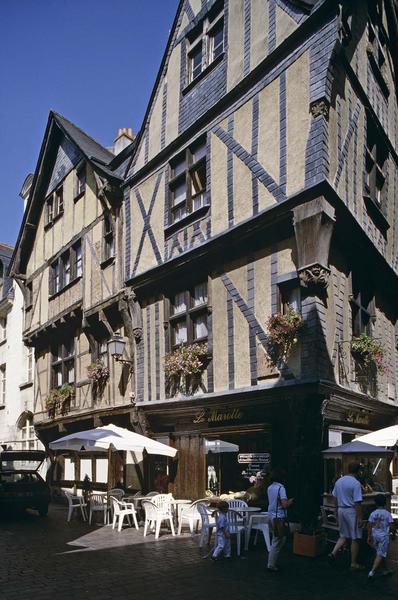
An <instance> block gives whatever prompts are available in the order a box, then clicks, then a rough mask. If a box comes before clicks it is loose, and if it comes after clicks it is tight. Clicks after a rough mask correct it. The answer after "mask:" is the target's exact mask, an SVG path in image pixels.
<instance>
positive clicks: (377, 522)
mask: <svg viewBox="0 0 398 600" xmlns="http://www.w3.org/2000/svg"><path fill="white" fill-rule="evenodd" d="M374 500H375V503H376V510H374V511H373V512H372V513H371V514H370V516H369V519H368V544H369V546H372V548H374V549H375V551H376V556H375V559H374V561H373V565H372V569H371V570H370V571H369V574H368V578H369V581H371V580H372V579H373V578H374V576H375V574H376V571H377V569H379V568H380V566H381V565H382V563H383V562H384V560H385V558H386V556H387V551H388V544H389V542H390V529H391V530H395V525H394V520H393V518H392V515H391V513H390V512H388V510H386V509H385V506H386V497H385V496H383V494H377V496H376V497H375V499H374ZM384 574H385V575H386V574H388V573H387V572H384Z"/></svg>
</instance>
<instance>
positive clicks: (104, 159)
mask: <svg viewBox="0 0 398 600" xmlns="http://www.w3.org/2000/svg"><path fill="white" fill-rule="evenodd" d="M50 114H52V115H53V116H54V119H55V121H56V122H57V123H58V125H59V126H60V127H61V129H63V130H64V132H65V133H66V135H67V136H68V137H70V138H71V139H72V140H73V141H74V142H75V144H76V146H78V147H79V149H80V150H81V151H82V152H83V154H84V155H85V156H87V158H89V159H92V160H97V161H99V162H100V163H103V164H106V165H107V164H108V163H109V162H111V160H112V159H113V158H114V154H112V152H110V151H109V150H107V149H106V148H104V146H101V144H99V143H98V142H97V141H96V140H95V139H94V138H92V137H91V136H90V135H88V134H87V133H85V132H84V131H83V130H82V129H80V127H78V126H77V125H75V124H74V123H72V122H71V121H68V119H66V118H65V117H63V116H62V115H60V114H59V113H56V112H54V111H51V113H50Z"/></svg>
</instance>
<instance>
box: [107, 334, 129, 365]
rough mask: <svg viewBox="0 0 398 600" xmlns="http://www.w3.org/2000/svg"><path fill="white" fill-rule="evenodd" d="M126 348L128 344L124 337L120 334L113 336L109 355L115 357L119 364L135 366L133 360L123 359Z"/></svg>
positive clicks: (110, 341)
mask: <svg viewBox="0 0 398 600" xmlns="http://www.w3.org/2000/svg"><path fill="white" fill-rule="evenodd" d="M125 347H126V342H125V341H124V338H123V336H121V335H118V334H116V335H113V336H112V337H111V339H110V340H109V342H108V351H109V354H110V355H111V356H113V358H114V359H115V360H116V361H117V362H120V363H123V364H126V365H130V366H131V365H133V361H132V360H127V359H125V358H122V356H123V353H124V349H125Z"/></svg>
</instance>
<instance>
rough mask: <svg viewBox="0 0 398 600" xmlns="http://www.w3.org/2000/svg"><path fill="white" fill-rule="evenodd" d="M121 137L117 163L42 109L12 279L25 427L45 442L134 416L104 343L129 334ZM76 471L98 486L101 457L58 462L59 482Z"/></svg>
mask: <svg viewBox="0 0 398 600" xmlns="http://www.w3.org/2000/svg"><path fill="white" fill-rule="evenodd" d="M126 141H127V142H128V143H129V144H130V143H131V142H132V134H131V130H120V131H119V135H118V137H117V140H116V142H117V144H118V145H119V148H118V150H119V151H120V150H121V152H120V156H119V158H118V156H114V154H113V153H112V152H110V151H109V150H107V149H106V148H104V147H102V146H101V145H100V144H98V143H97V142H96V141H95V140H94V139H92V138H91V137H90V136H88V135H87V134H85V133H84V132H83V131H81V130H80V129H79V128H78V127H76V126H75V125H74V124H72V123H71V122H70V121H68V120H67V119H65V118H64V117H62V116H61V115H59V114H56V113H54V112H51V113H50V115H49V119H48V124H47V128H46V131H45V135H44V140H43V143H42V147H41V150H40V155H39V159H38V163H37V167H36V171H35V173H34V175H33V179H32V181H31V187H30V192H29V196H28V199H27V206H26V209H25V214H24V219H23V223H22V226H21V230H20V234H19V238H18V242H17V246H16V250H15V252H14V256H13V263H12V275H13V276H14V278H15V279H17V280H18V281H19V282H20V283H21V285H22V287H23V290H24V295H25V323H24V328H23V336H24V341H25V344H26V345H27V346H28V347H30V348H33V349H34V353H35V365H36V367H35V368H36V374H35V383H36V385H35V396H34V410H33V412H34V424H35V428H36V431H37V433H38V435H39V437H40V439H41V440H42V441H43V442H44V443H45V444H46V445H47V444H48V442H50V441H52V440H54V439H57V438H59V437H60V436H61V435H62V434H65V433H66V432H73V431H78V430H83V429H90V428H92V427H95V426H98V425H101V424H106V423H108V422H113V423H116V424H119V425H122V426H131V421H132V420H134V414H133V412H134V411H133V401H134V391H135V383H134V377H133V371H132V370H131V368H130V365H129V364H126V363H121V362H116V361H113V360H112V358H111V359H109V357H108V345H107V344H108V341H109V339H110V337H112V336H113V335H114V334H116V333H118V334H123V335H124V334H126V335H129V334H130V332H131V336H133V329H132V324H133V319H132V318H131V309H130V304H131V299H130V294H131V292H126V291H125V290H124V286H123V277H122V262H123V248H122V229H121V218H120V210H121V201H122V194H121V191H120V183H121V177H120V176H118V174H117V165H118V160H120V159H122V156H123V147H124V146H125V142H126ZM112 161H113V162H112ZM111 162H112V166H113V170H111V168H109V167H108V166H107V165H108V164H109V163H111ZM130 350H131V351H133V348H132V347H131V348H127V349H126V355H125V359H126V360H128V359H129V356H130V358H131V354H129V353H130ZM105 462H106V460H105ZM80 463H82V466H81V469H80ZM119 466H120V465H119ZM83 468H84V472H83ZM84 475H88V476H89V477H90V478H92V479H93V480H94V481H98V482H100V483H101V482H103V483H105V482H106V478H107V475H108V471H107V467H106V465H104V459H103V458H101V459H98V460H95V458H94V457H90V456H88V457H87V456H86V458H85V459H84V463H83V461H79V460H76V461H74V460H73V461H72V460H71V459H67V460H66V461H63V460H60V463H59V468H58V469H57V476H58V479H61V480H64V481H70V480H72V481H74V480H77V481H79V480H82V479H83V478H84ZM115 477H116V479H120V477H121V475H120V474H117V475H116V476H115Z"/></svg>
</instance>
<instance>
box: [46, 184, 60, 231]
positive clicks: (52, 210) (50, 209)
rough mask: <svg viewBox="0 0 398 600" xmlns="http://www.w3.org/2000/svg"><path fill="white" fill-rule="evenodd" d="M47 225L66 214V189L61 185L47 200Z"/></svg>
mask: <svg viewBox="0 0 398 600" xmlns="http://www.w3.org/2000/svg"><path fill="white" fill-rule="evenodd" d="M46 211H47V213H46V225H50V224H51V223H52V222H53V221H54V220H55V219H56V218H57V217H58V216H60V215H62V214H63V212H64V189H63V186H62V185H60V186H59V187H58V188H57V189H56V190H55V191H54V192H52V194H51V195H50V196H49V197H48V198H47V200H46Z"/></svg>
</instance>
